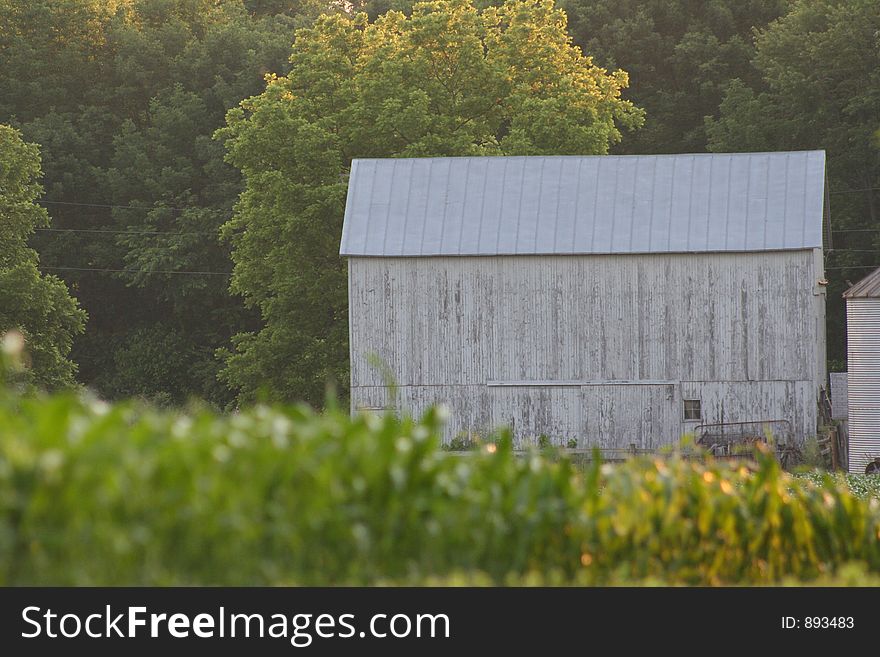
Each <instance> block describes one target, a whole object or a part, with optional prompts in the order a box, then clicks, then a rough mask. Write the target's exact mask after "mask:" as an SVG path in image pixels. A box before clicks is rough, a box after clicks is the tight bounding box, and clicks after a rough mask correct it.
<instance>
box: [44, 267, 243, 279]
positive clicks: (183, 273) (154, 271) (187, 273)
mask: <svg viewBox="0 0 880 657" xmlns="http://www.w3.org/2000/svg"><path fill="white" fill-rule="evenodd" d="M40 269H52V270H57V271H96V272H105V273H106V272H111V273H115V272H124V273H128V274H174V275H181V276H232V272H230V271H172V270H160V269H151V270H144V269H98V268H96V267H55V266H49V265H40Z"/></svg>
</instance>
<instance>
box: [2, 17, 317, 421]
mask: <svg viewBox="0 0 880 657" xmlns="http://www.w3.org/2000/svg"><path fill="white" fill-rule="evenodd" d="M318 13H320V11H319V3H314V2H310V1H308V0H307V1H306V2H299V1H295V0H274V1H269V2H262V1H257V2H250V1H249V2H244V1H243V0H109V1H108V0H64V1H63V2H57V1H55V0H52V1H49V0H30V1H29V2H19V1H14V0H0V122H4V121H6V122H10V123H12V124H14V125H16V126H17V127H18V128H20V129H21V131H22V133H23V134H24V135H25V137H26V138H27V139H28V140H29V141H34V142H37V143H39V144H41V147H42V153H43V166H44V171H45V185H46V197H45V200H46V201H47V202H49V203H50V204H51V205H49V207H50V208H51V211H52V227H53V228H54V229H56V232H38V233H37V234H36V235H34V236H33V237H32V238H31V244H32V246H33V247H34V248H35V249H36V250H37V251H38V252H39V253H40V256H41V259H42V263H43V264H44V265H45V266H48V267H55V266H63V267H74V268H80V269H81V270H82V271H76V270H64V271H63V272H62V273H63V276H64V278H65V280H66V281H67V282H68V284H69V285H70V286H71V288H73V289H74V290H75V292H76V294H77V297H78V298H79V299H80V301H81V303H82V304H83V306H84V307H85V308H86V309H87V310H88V311H89V315H90V321H89V325H88V327H87V333H86V334H85V335H84V336H82V337H80V338H78V339H77V340H76V341H75V343H74V346H73V350H72V356H73V358H74V360H76V361H77V362H78V363H79V364H80V368H79V378H80V380H81V381H82V382H84V383H86V384H88V385H89V386H90V387H92V388H94V389H96V390H97V391H99V392H100V394H102V395H103V396H106V397H109V398H118V397H122V396H127V395H130V394H139V395H144V396H146V397H149V398H152V399H169V400H170V401H173V402H175V403H182V402H183V401H185V400H186V399H187V398H188V397H190V396H192V395H196V396H199V397H203V398H206V399H209V400H210V401H212V402H213V403H215V404H217V405H220V406H224V405H227V404H229V403H230V402H231V401H232V395H231V393H230V391H229V390H228V388H227V387H226V386H225V385H223V384H222V383H221V382H220V381H219V380H218V378H217V374H218V370H219V368H220V362H219V361H217V359H216V358H215V355H214V352H215V350H216V349H217V348H218V347H220V346H222V345H226V344H228V343H229V341H230V338H231V336H233V335H234V334H236V333H238V332H241V331H246V330H250V329H252V328H255V327H256V326H258V323H257V322H258V317H257V315H256V314H255V313H252V312H248V311H247V310H246V309H245V308H244V307H243V304H242V303H241V300H240V299H238V298H235V297H233V296H232V295H230V293H229V290H228V280H229V278H228V276H225V275H201V274H194V275H191V274H170V273H165V272H202V271H211V272H219V273H221V274H222V273H224V272H229V271H230V270H231V262H230V259H229V246H228V245H226V244H223V243H221V242H220V239H219V227H220V226H221V225H222V224H223V223H224V222H225V221H226V220H227V219H228V218H229V216H230V215H231V213H232V205H233V203H234V201H235V199H236V198H237V196H238V194H239V192H240V191H241V178H240V174H239V172H238V171H237V170H236V169H235V168H233V167H232V166H229V165H227V164H225V163H224V162H223V157H224V149H223V147H222V145H221V144H219V143H217V142H215V141H214V140H212V139H211V135H212V133H213V132H214V130H215V129H216V128H217V127H219V126H220V125H222V124H223V120H224V117H225V114H226V111H227V110H228V109H230V108H231V107H234V106H235V105H237V104H238V102H239V101H240V100H241V99H242V98H246V97H248V96H250V95H253V94H255V93H258V92H259V91H260V90H261V89H262V88H263V85H264V82H263V76H264V75H265V74H266V73H269V72H279V73H283V72H284V71H286V70H287V68H288V63H287V58H288V56H289V52H290V42H291V39H292V35H293V31H294V29H295V28H296V27H300V26H304V25H309V24H311V22H312V20H313V19H314V18H315V17H316V16H317V15H318ZM83 204H86V205H83ZM88 204H92V205H88ZM111 205H113V206H117V207H113V208H111V207H108V206H111ZM58 229H71V231H70V232H67V231H61V232H58ZM83 230H85V231H91V232H79V231H83ZM114 231H122V232H114ZM93 269H100V270H105V269H110V270H117V271H114V272H106V271H90V270H93ZM118 270H125V271H118ZM165 347H170V348H171V350H170V351H168V352H167V353H164V354H163V356H162V358H161V362H162V367H161V368H160V367H157V364H156V363H154V362H153V361H152V360H151V357H152V355H154V354H157V353H159V352H161V350H162V349H164V348H165ZM158 369H165V370H168V371H171V370H173V372H174V375H173V377H171V378H168V379H166V378H163V377H157V376H156V373H157V370H158Z"/></svg>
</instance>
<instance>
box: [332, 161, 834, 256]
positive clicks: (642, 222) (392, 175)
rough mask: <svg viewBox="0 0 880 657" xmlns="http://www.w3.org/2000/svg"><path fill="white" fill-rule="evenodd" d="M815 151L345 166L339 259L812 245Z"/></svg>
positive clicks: (818, 212)
mask: <svg viewBox="0 0 880 657" xmlns="http://www.w3.org/2000/svg"><path fill="white" fill-rule="evenodd" d="M824 194H825V152H824V151H797V152H777V153H732V154H720V153H703V154H694V155H622V156H614V155H600V156H588V157H587V156H549V157H544V156H541V157H442V158H415V159H369V160H354V161H353V162H352V167H351V175H350V176H349V185H348V199H347V202H346V206H345V222H344V226H343V229H342V244H341V247H340V253H341V254H342V255H348V256H439V255H451V256H456V255H462V256H465V255H536V254H581V253H675V252H694V251H702V252H706V251H768V250H782V249H809V248H819V247H821V246H822V217H823V214H822V210H823V203H824Z"/></svg>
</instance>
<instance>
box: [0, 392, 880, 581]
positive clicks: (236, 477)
mask: <svg viewBox="0 0 880 657" xmlns="http://www.w3.org/2000/svg"><path fill="white" fill-rule="evenodd" d="M330 406H331V407H330V409H329V410H328V411H327V412H325V413H323V414H316V413H315V412H314V411H312V410H310V409H309V408H307V407H305V406H297V407H266V406H258V407H256V408H253V409H249V410H246V411H243V412H241V413H237V414H233V415H227V416H223V415H217V414H215V413H213V412H211V411H208V410H205V409H193V410H192V411H190V412H188V413H184V412H167V411H166V412H162V411H157V410H155V409H153V408H151V407H148V406H142V405H138V404H133V403H123V404H116V405H108V404H106V403H103V402H99V401H96V400H94V399H91V398H88V397H74V396H69V395H62V396H54V397H39V396H37V397H35V396H31V397H20V396H13V395H10V394H4V395H3V396H2V397H0V583H2V584H3V585H24V584H28V585H31V584H51V585H64V584H72V585H84V584H88V585H95V584H100V585H120V584H125V585H138V584H153V585H171V584H184V585H189V584H206V585H207V584H230V585H255V584H292V583H295V584H316V585H327V584H343V583H347V584H371V583H380V582H415V583H426V582H430V581H433V582H434V583H437V580H438V579H439V581H441V582H455V581H476V582H479V583H487V584H491V583H496V584H497V583H529V582H531V583H549V584H566V583H568V584H572V583H574V584H605V583H619V582H643V581H655V582H665V583H685V584H730V583H738V584H750V583H751V584H769V583H778V582H788V583H791V582H797V581H812V580H813V579H814V578H816V577H826V578H827V577H831V576H834V575H835V573H838V572H840V574H843V575H845V576H846V577H847V578H851V577H852V576H853V575H852V571H851V569H848V567H847V568H844V566H845V565H846V564H849V563H857V564H859V566H858V572H859V573H860V574H862V575H871V576H874V577H876V575H877V573H878V572H880V535H878V532H880V508H878V506H877V504H876V502H869V501H867V500H863V499H860V498H858V497H856V496H854V495H853V494H852V493H851V492H850V491H849V489H848V488H847V486H845V485H842V484H841V483H840V482H839V481H837V480H834V479H832V478H830V477H825V478H823V479H821V480H820V481H818V482H817V483H816V484H813V483H810V482H803V481H799V480H797V479H792V478H790V477H789V476H788V475H786V474H785V473H784V472H782V471H781V470H780V469H779V467H778V465H777V464H776V461H775V460H774V459H773V458H772V456H771V455H769V454H760V453H759V454H758V456H757V463H756V464H755V465H754V467H753V468H752V469H748V468H746V467H739V468H736V467H731V466H729V465H725V464H721V463H713V462H711V461H710V462H707V463H701V462H697V461H684V460H679V459H675V458H672V459H670V460H666V461H664V460H635V461H631V462H628V463H626V464H621V465H617V466H610V465H606V466H600V465H599V464H598V463H594V464H592V465H591V466H590V467H588V468H587V469H586V471H584V472H582V473H581V472H579V471H578V470H577V469H576V468H574V467H573V466H572V464H571V463H570V462H569V461H568V460H566V459H564V458H561V459H558V460H555V461H551V460H548V459H545V458H544V457H542V456H540V455H539V454H538V453H532V454H529V455H526V456H520V455H517V454H515V453H514V452H513V451H512V450H511V449H510V446H509V441H504V440H498V441H496V442H487V443H486V445H485V446H484V447H483V448H482V449H481V450H479V451H476V452H472V453H470V454H468V455H466V456H460V455H452V454H447V453H445V452H443V451H442V450H440V449H439V439H438V435H439V431H440V429H441V427H440V418H439V417H438V415H437V413H436V412H434V411H431V412H429V413H428V414H427V415H426V416H425V417H424V418H422V419H421V420H420V421H413V420H410V419H398V418H396V417H395V416H393V415H390V414H389V415H384V416H377V415H373V414H362V415H358V416H356V417H353V418H352V417H350V416H349V415H348V413H347V412H344V411H342V410H340V409H337V408H335V407H333V405H332V404H331V405H330ZM847 573H849V574H847Z"/></svg>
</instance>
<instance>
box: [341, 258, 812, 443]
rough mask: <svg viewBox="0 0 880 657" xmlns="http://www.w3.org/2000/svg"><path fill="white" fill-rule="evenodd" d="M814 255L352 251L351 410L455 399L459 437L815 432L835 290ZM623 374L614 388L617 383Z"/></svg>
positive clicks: (585, 439) (585, 438)
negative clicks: (774, 428)
mask: <svg viewBox="0 0 880 657" xmlns="http://www.w3.org/2000/svg"><path fill="white" fill-rule="evenodd" d="M815 267H816V264H815V260H814V253H813V252H812V251H808V250H804V251H785V252H755V253H706V254H671V255H670V254H663V255H655V254H650V255H615V256H601V255H590V256H547V257H544V256H516V257H504V256H500V257H498V256H496V257H433V258H351V259H350V260H349V277H350V322H351V325H350V332H351V354H352V359H351V368H352V405H353V406H354V407H359V406H384V405H387V404H389V400H388V396H387V391H386V389H385V387H384V386H385V383H386V382H385V380H384V379H383V374H382V372H381V370H379V369H377V368H375V367H374V366H373V365H372V364H371V363H370V360H369V358H368V355H369V354H375V355H377V356H378V357H379V358H380V359H381V360H382V361H384V362H385V363H386V365H387V366H388V368H389V370H390V372H391V373H392V375H393V377H394V379H395V381H396V383H397V385H398V386H399V398H398V400H397V405H398V406H401V407H406V408H408V409H410V410H414V411H420V410H422V409H423V408H424V407H426V406H428V405H430V404H432V403H437V402H444V403H446V404H448V405H449V406H450V409H451V412H452V418H451V423H450V427H449V435H454V434H455V433H457V432H459V431H465V430H478V431H485V430H487V429H488V428H491V427H492V426H495V425H498V424H506V425H510V426H512V427H513V428H514V431H515V434H516V435H517V437H518V438H527V437H529V436H534V435H538V434H541V433H545V434H547V435H548V436H551V437H552V438H554V439H557V440H560V441H562V440H567V439H568V438H571V437H574V438H577V439H578V440H579V441H580V444H582V445H583V446H586V445H588V444H596V445H600V446H602V447H608V448H611V447H626V446H628V445H629V444H631V443H634V444H637V445H639V446H643V447H656V446H659V445H660V444H663V443H668V442H672V441H674V440H677V438H678V437H679V436H680V434H681V433H682V432H683V431H684V430H686V429H687V428H688V427H690V426H692V423H684V421H683V419H682V410H681V400H682V399H683V398H698V399H703V403H704V409H705V411H704V418H705V421H707V422H710V421H714V417H713V414H715V413H716V412H715V410H714V409H716V408H717V409H718V413H717V414H720V409H721V406H722V401H723V408H724V418H723V419H724V421H730V422H733V421H748V420H755V419H777V418H782V419H789V420H790V421H792V423H793V425H794V426H796V427H797V428H798V429H797V430H798V432H799V433H800V435H805V434H810V433H812V432H813V431H814V429H813V428H812V427H814V426H815V401H814V399H815V394H816V390H817V389H818V387H819V385H820V380H821V378H820V368H821V367H822V364H821V363H820V358H819V355H820V354H824V331H823V330H820V327H821V326H823V318H824V298H823V297H821V295H817V289H816V286H815V283H816V279H817V272H816V270H815ZM608 383H613V384H614V385H608Z"/></svg>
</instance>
